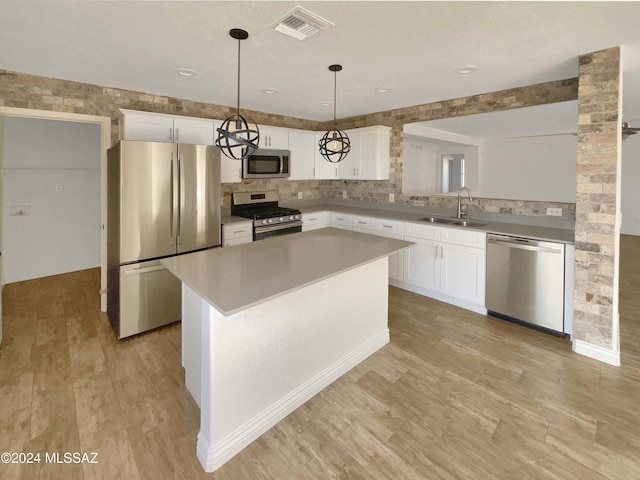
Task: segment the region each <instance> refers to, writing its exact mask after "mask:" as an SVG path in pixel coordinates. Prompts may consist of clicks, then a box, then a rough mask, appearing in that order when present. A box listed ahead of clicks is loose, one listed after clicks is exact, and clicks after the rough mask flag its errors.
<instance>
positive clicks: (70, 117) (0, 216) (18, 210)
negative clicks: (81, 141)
mask: <svg viewBox="0 0 640 480" xmlns="http://www.w3.org/2000/svg"><path fill="white" fill-rule="evenodd" d="M24 119H37V120H54V121H61V122H71V123H75V124H85V126H87V125H86V124H94V125H97V127H98V128H99V134H98V135H97V138H98V139H99V140H98V141H99V154H98V155H99V167H98V169H99V173H97V172H96V175H97V177H98V178H99V183H97V184H96V185H98V188H99V190H100V193H99V197H100V201H99V203H100V219H99V222H98V224H97V225H96V228H97V229H98V236H97V238H98V241H99V243H100V248H99V251H100V255H99V256H100V262H99V263H100V267H101V286H100V296H101V301H100V304H101V310H102V311H106V286H107V276H106V165H107V149H108V148H109V147H110V145H111V140H110V139H111V118H110V117H101V116H93V115H83V114H73V113H66V112H49V111H43V110H32V109H22V108H13V107H0V139H1V138H2V136H3V135H2V132H3V128H5V127H6V124H7V121H8V122H9V123H11V122H14V123H15V122H16V121H19V120H24ZM3 120H4V122H3ZM3 124H4V126H3ZM14 126H15V125H14ZM58 126H60V125H58ZM89 130H90V129H89ZM5 143H6V142H5ZM5 147H6V145H5ZM3 150H5V148H3V144H2V143H1V140H0V172H1V171H2V170H3V155H2V152H3ZM32 166H33V165H32ZM25 170H27V172H26V173H27V176H28V175H29V173H28V169H25ZM34 170H37V168H36V169H34ZM58 173H59V172H58ZM76 173H77V172H76ZM84 173H85V174H87V172H84ZM5 180H6V179H5ZM23 180H24V179H23ZM49 180H51V178H50V179H49ZM76 180H78V179H76ZM3 182H4V181H3V179H2V177H1V176H0V279H1V280H0V304H1V301H2V285H3V284H4V270H3V264H2V253H4V252H2V247H3V245H2V243H1V242H2V238H3V236H6V232H3V229H2V227H3V226H4V227H5V228H6V220H7V215H8V214H11V213H12V212H13V214H15V215H14V216H15V217H19V216H25V217H26V216H28V215H29V214H30V213H32V212H33V211H32V210H31V208H32V207H33V206H32V205H30V204H29V203H28V202H21V203H14V204H13V207H12V212H9V210H8V209H9V207H10V205H5V204H4V203H3V202H2V199H3V198H4V195H5V192H3V188H2V184H3ZM73 183H75V184H76V186H79V187H81V183H82V182H77V181H75V182H73ZM53 185H54V188H55V189H60V188H61V189H62V190H59V191H58V193H61V192H63V191H64V188H65V184H64V183H62V182H60V183H54V184H53ZM68 185H70V184H68ZM12 187H15V185H12ZM14 190H15V188H14ZM77 206H78V205H77ZM24 207H26V208H24ZM62 227H63V228H64V226H62ZM4 257H5V258H4V260H5V263H4V264H5V265H6V263H7V260H8V259H7V256H6V255H5V256H4ZM0 342H2V310H1V307H0Z"/></svg>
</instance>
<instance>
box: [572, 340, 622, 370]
mask: <svg viewBox="0 0 640 480" xmlns="http://www.w3.org/2000/svg"><path fill="white" fill-rule="evenodd" d="M572 348H573V351H574V352H576V353H579V354H580V355H585V356H587V357H590V358H593V359H595V360H599V361H601V362H604V363H608V364H609V365H613V366H615V367H619V366H620V352H619V351H614V350H609V349H608V348H603V347H600V346H598V345H594V344H592V343H589V342H585V341H583V340H573V341H572Z"/></svg>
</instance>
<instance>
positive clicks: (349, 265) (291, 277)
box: [161, 227, 414, 316]
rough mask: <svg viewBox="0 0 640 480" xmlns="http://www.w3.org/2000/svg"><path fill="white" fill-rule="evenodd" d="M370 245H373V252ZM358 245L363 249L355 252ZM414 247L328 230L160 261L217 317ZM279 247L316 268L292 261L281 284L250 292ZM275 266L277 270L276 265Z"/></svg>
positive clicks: (261, 285)
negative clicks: (232, 273) (258, 257)
mask: <svg viewBox="0 0 640 480" xmlns="http://www.w3.org/2000/svg"><path fill="white" fill-rule="evenodd" d="M323 237H330V238H329V239H328V240H329V241H325V242H322V241H320V242H317V243H318V244H319V245H320V247H318V248H317V249H316V248H315V247H316V242H312V241H309V240H313V239H314V238H316V239H320V240H322V239H323ZM367 237H369V238H367ZM305 239H306V240H307V244H309V243H310V244H312V245H311V246H310V245H304V241H305ZM332 239H333V240H335V241H336V242H337V243H335V244H333V245H331V246H330V248H329V247H328V246H327V245H329V244H330V243H331V242H330V241H331V240H332ZM325 240H326V238H325ZM341 242H342V244H341ZM367 243H370V245H369V246H368V245H367ZM355 244H357V247H358V248H357V249H355V250H353V247H354V246H355ZM412 245H414V243H413V242H409V241H405V240H397V239H391V238H384V237H377V236H374V235H368V234H364V233H358V232H350V231H347V230H342V229H338V228H331V227H327V228H323V229H319V230H314V231H310V232H303V233H299V234H296V235H284V236H281V237H274V238H269V239H265V240H261V241H259V242H251V243H247V244H243V245H238V246H235V247H232V248H215V249H209V250H203V251H200V252H194V253H190V254H185V255H178V256H175V257H169V258H165V259H163V260H161V263H162V264H163V265H164V266H165V267H166V268H167V269H168V270H169V271H170V272H171V273H172V274H173V275H175V276H176V277H178V279H179V280H180V281H181V282H183V283H184V284H186V285H187V286H188V287H189V288H191V289H192V290H193V291H195V292H196V293H197V294H198V295H200V296H201V297H202V298H203V299H205V300H206V301H207V302H208V303H209V304H210V305H211V306H213V307H214V308H215V309H216V310H217V311H218V312H220V313H221V314H223V315H225V316H230V315H233V314H235V313H238V312H241V311H243V310H247V309H249V308H251V307H254V306H257V305H260V304H262V303H265V302H268V301H269V300H272V299H274V298H278V297H281V296H283V295H286V294H288V293H290V292H293V291H296V290H299V289H301V288H304V287H307V286H309V285H313V284H315V283H318V282H321V281H323V280H326V279H328V278H331V277H333V276H336V275H340V274H341V273H344V272H347V271H349V270H353V269H355V268H358V267H361V266H363V265H365V264H367V263H370V262H373V261H376V260H379V259H381V258H384V257H387V256H389V255H391V254H393V253H395V252H398V251H400V250H404V249H406V248H409V247H410V246H412ZM279 246H280V247H282V248H284V249H285V250H286V251H287V253H289V254H290V255H291V257H295V256H296V255H297V256H298V258H299V259H300V258H305V257H307V258H309V259H312V260H310V261H311V264H308V263H307V264H300V263H299V262H296V261H291V262H290V263H291V265H293V267H292V268H291V269H290V271H288V272H285V274H284V275H281V277H280V278H279V279H278V280H277V281H276V279H275V278H274V279H273V280H271V279H269V280H268V281H266V280H265V281H264V282H262V283H260V282H254V283H255V284H257V285H258V286H257V287H256V286H254V287H252V288H253V289H247V285H251V283H252V281H253V280H254V277H255V276H256V275H261V274H263V273H264V271H269V261H270V260H269V251H270V250H271V251H272V253H273V249H276V250H275V251H276V253H277V249H278V247H279ZM348 247H352V250H351V255H346V254H345V255H346V256H344V255H343V258H337V259H336V255H337V254H339V253H340V248H344V249H345V251H347V252H349V251H350V250H349V249H348ZM367 247H368V248H367ZM287 248H289V249H292V248H293V249H297V251H294V252H293V253H290V250H287ZM260 250H263V252H261V251H260ZM255 254H260V255H261V258H262V261H261V262H256V261H251V259H252V258H254V260H255ZM234 256H235V258H234ZM280 261H281V256H280V257H279V256H278V255H275V256H274V260H273V262H280ZM265 262H266V263H265ZM314 262H315V263H314ZM272 266H275V263H274V265H272ZM309 267H312V268H309ZM231 270H233V271H235V272H241V273H239V275H240V276H239V277H238V279H236V280H233V279H229V277H228V276H227V277H225V275H224V273H225V272H229V271H231ZM316 272H318V273H316ZM243 275H244V276H243ZM274 277H275V275H274ZM240 287H242V288H240Z"/></svg>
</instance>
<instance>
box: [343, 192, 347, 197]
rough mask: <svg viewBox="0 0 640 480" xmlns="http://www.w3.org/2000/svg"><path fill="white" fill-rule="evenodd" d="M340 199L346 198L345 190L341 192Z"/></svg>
mask: <svg viewBox="0 0 640 480" xmlns="http://www.w3.org/2000/svg"><path fill="white" fill-rule="evenodd" d="M342 198H347V191H346V190H343V191H342Z"/></svg>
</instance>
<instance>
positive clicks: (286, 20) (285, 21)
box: [271, 6, 334, 40]
mask: <svg viewBox="0 0 640 480" xmlns="http://www.w3.org/2000/svg"><path fill="white" fill-rule="evenodd" d="M332 25H334V24H333V22H330V21H329V20H326V19H324V18H322V17H321V16H319V15H316V14H315V13H313V12H310V11H309V10H307V9H305V8H302V7H300V6H297V7H295V8H294V9H293V10H291V11H290V12H288V13H287V14H285V15H284V16H282V17H280V18H279V19H278V20H276V22H275V23H274V24H273V25H271V26H272V27H273V28H275V29H276V30H277V31H278V32H280V33H284V34H285V35H289V36H290V37H293V38H297V39H298V40H305V39H306V38H309V37H310V36H311V35H315V34H316V33H318V32H319V31H320V30H324V29H325V28H327V27H329V26H332Z"/></svg>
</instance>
